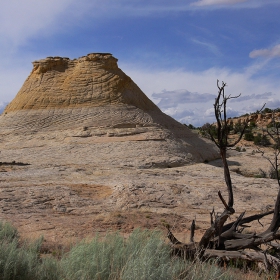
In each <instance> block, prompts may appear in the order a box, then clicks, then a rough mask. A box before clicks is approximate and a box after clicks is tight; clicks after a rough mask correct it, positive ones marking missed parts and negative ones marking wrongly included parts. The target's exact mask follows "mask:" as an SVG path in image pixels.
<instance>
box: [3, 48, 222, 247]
mask: <svg viewBox="0 0 280 280" xmlns="http://www.w3.org/2000/svg"><path fill="white" fill-rule="evenodd" d="M0 151H1V160H0V161H1V164H0V175H1V180H0V209H1V210H0V215H1V219H6V220H8V221H11V222H12V223H14V225H15V226H16V227H17V228H18V229H19V231H20V234H22V235H23V236H25V237H38V236H40V235H44V236H45V239H46V240H47V241H48V242H51V243H52V242H53V243H57V242H65V240H68V238H72V237H73V238H77V237H83V236H85V235H87V234H94V232H95V231H100V230H101V229H103V230H104V229H108V228H111V227H113V228H122V229H127V228H126V227H127V226H132V228H133V226H137V223H138V222H139V223H141V222H143V216H142V214H141V213H143V212H142V211H148V213H153V214H151V216H152V217H153V218H155V217H156V218H157V220H153V221H154V226H157V225H159V224H161V222H160V220H165V221H166V222H172V221H173V220H174V216H173V215H175V214H176V213H177V214H176V215H177V216H176V217H177V218H178V221H179V220H180V221H183V220H184V219H185V218H183V217H182V216H181V213H182V209H184V210H183V211H185V210H186V208H185V207H186V206H187V205H189V206H190V207H188V208H189V209H191V207H196V206H195V205H199V204H197V203H199V202H198V201H197V199H198V193H200V195H199V196H201V195H202V197H204V196H207V195H209V194H208V193H209V191H207V190H209V185H208V181H205V183H206V184H204V183H203V184H202V183H201V182H200V176H202V175H201V174H204V173H205V172H206V171H205V166H206V165H205V164H201V166H200V167H199V168H200V169H199V170H198V169H197V168H194V167H193V165H191V164H194V163H197V162H200V163H201V162H204V161H205V160H208V161H210V160H212V159H214V158H217V157H218V154H217V150H216V149H215V148H214V145H213V144H211V143H210V142H207V140H205V139H201V138H200V137H198V135H197V134H196V133H193V132H191V131H190V130H189V129H188V128H187V127H186V126H184V125H182V124H180V123H178V122H177V121H175V120H174V119H172V118H171V117H169V116H167V115H165V114H164V113H162V112H161V111H160V109H159V108H158V107H157V106H156V105H155V104H154V103H153V102H152V101H151V100H149V99H148V98H147V97H146V96H145V94H144V93H143V92H142V91H141V90H140V89H139V87H138V86H137V85H136V84H135V83H134V82H133V81H132V80H131V79H130V78H129V77H128V76H127V75H126V74H125V73H123V72H122V70H121V69H119V68H118V66H117V59H116V58H114V57H113V56H112V55H111V54H101V53H95V54H89V55H87V56H84V57H81V58H79V59H74V60H70V59H68V58H60V57H48V58H46V59H43V60H39V61H35V62H33V70H32V72H31V74H30V75H29V77H28V78H27V80H26V81H25V83H24V84H23V86H22V88H21V89H20V91H19V93H18V94H17V96H16V97H15V99H14V100H13V101H12V102H11V103H10V104H9V105H8V106H7V107H6V109H5V111H4V112H3V114H2V115H1V116H0ZM171 167H173V168H171ZM176 168H177V169H176ZM180 168H181V169H180ZM208 168H210V166H209V167H208ZM212 168H214V167H212ZM195 169H196V171H194V170H195ZM186 170H189V172H194V173H193V174H195V175H190V176H189V177H187V178H189V179H187V181H188V180H189V182H190V184H189V185H188V186H186V182H187V181H186V177H184V176H185V175H184V174H185V172H186ZM193 176H195V177H197V181H196V180H194V179H193ZM199 188H201V189H200V190H198V189H199ZM194 189H196V190H195V191H193V190H194ZM191 205H192V206H191ZM209 207H211V208H212V206H209ZM207 211H208V210H207ZM117 213H121V214H117ZM125 213H126V214H125ZM128 214H129V215H130V216H129V217H131V220H129V219H127V220H126V218H123V219H122V218H121V217H125V215H128ZM135 215H136V216H135ZM149 215H150V214H149ZM126 217H127V216H126ZM207 217H208V215H207ZM177 218H176V219H177ZM192 218H193V215H191V219H192ZM120 220H121V221H120ZM124 221H126V222H125V223H124ZM127 221H130V222H127Z"/></svg>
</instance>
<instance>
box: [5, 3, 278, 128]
mask: <svg viewBox="0 0 280 280" xmlns="http://www.w3.org/2000/svg"><path fill="white" fill-rule="evenodd" d="M0 7H1V8H0V61H1V62H0V109H1V108H2V109H3V108H4V107H5V106H6V105H7V103H9V102H10V101H11V100H12V99H13V98H14V97H15V95H16V94H17V92H18V91H19V89H20V88H21V86H22V84H23V83H24V81H25V79H26V78H27V77H28V75H29V74H30V72H31V70H32V64H31V62H32V61H34V60H39V59H43V58H45V57H47V56H62V57H69V58H70V59H74V58H78V57H81V56H84V55H86V54H88V53H94V52H109V53H112V54H113V56H114V57H116V58H117V59H118V65H119V67H120V68H121V69H122V70H123V71H124V72H125V73H126V74H127V75H128V76H130V77H131V78H132V79H133V81H134V82H135V83H136V84H137V85H138V86H139V87H140V88H141V89H142V91H143V92H144V93H145V94H146V95H147V96H148V97H149V98H150V99H151V100H152V101H154V103H156V104H157V105H158V107H159V108H160V109H161V110H162V111H163V112H165V113H166V114H168V115H170V116H172V117H173V118H175V119H176V120H178V121H180V122H182V123H185V124H192V125H194V126H201V125H203V124H204V123H206V122H210V123H211V122H213V121H214V114H213V104H214V101H215V97H216V95H217V91H218V90H217V80H219V81H220V82H222V81H224V82H225V83H226V84H227V87H226V95H227V96H229V95H231V96H236V95H238V94H239V93H241V97H240V98H238V99H232V100H230V101H229V103H228V107H227V111H228V116H229V117H234V116H239V115H242V114H245V113H250V112H254V111H256V110H258V109H260V108H261V107H262V106H263V104H265V103H266V107H268V108H271V109H274V108H278V107H280V17H279V14H280V1H279V0H173V1H170V0H141V1H140V0H79V1H78V0H59V1H57V0H40V1H38V0H25V1H21V0H0Z"/></svg>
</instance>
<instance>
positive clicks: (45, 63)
mask: <svg viewBox="0 0 280 280" xmlns="http://www.w3.org/2000/svg"><path fill="white" fill-rule="evenodd" d="M0 128H1V130H2V132H3V133H2V135H3V137H4V138H5V135H6V136H8V137H11V135H13V137H14V141H13V143H14V144H13V146H15V145H17V144H15V143H17V141H18V145H19V146H17V147H18V148H19V147H20V146H21V145H22V144H23V143H24V145H25V146H28V147H30V148H31V147H32V146H33V147H35V146H36V145H37V144H38V143H43V140H44V141H47V140H50V142H49V143H52V144H53V143H55V142H57V144H55V145H54V146H55V147H57V145H58V143H59V145H60V151H63V150H64V149H63V147H69V145H70V144H72V145H74V146H75V147H74V149H77V151H81V150H83V149H85V151H87V150H91V149H92V148H94V149H95V148H96V147H97V146H100V150H98V152H97V154H99V153H100V154H99V157H98V159H97V161H98V160H99V159H100V160H101V159H102V158H104V155H102V151H103V152H105V151H106V147H108V145H109V144H108V143H111V144H110V145H111V146H112V145H113V146H114V147H113V150H112V152H111V153H110V156H111V157H112V158H116V161H117V162H122V163H123V162H126V160H124V157H125V158H127V160H128V159H129V160H128V161H129V162H130V163H131V160H133V161H134V162H137V163H136V165H137V166H145V167H147V166H148V167H149V166H155V167H156V166H160V167H167V166H169V167H170V166H171V167H172V166H179V165H182V164H188V163H192V162H202V161H204V160H211V159H213V158H215V157H217V152H216V150H215V148H214V147H213V145H212V144H210V143H208V142H206V141H205V140H204V139H201V138H199V137H198V136H197V135H196V134H194V133H192V132H191V131H190V130H189V129H188V128H187V127H185V126H183V125H182V124H180V123H178V122H177V121H175V120H174V119H172V118H171V117H169V116H167V115H165V114H164V113H162V112H161V111H160V109H159V108H158V107H157V106H156V105H155V104H154V103H153V102H152V101H151V100H150V99H149V98H148V97H147V96H146V95H145V94H144V93H143V92H142V91H141V90H140V89H139V87H138V86H137V85H136V84H135V83H134V82H133V81H132V80H131V78H130V77H128V76H127V75H126V74H125V73H124V72H123V71H122V70H121V69H119V68H118V65H117V59H116V58H114V57H113V56H112V55H111V54H108V53H103V54H102V53H92V54H88V55H87V56H84V57H81V58H78V59H74V60H70V59H69V58H61V57H48V58H46V59H42V60H39V61H34V62H33V70H32V72H31V74H30V75H29V77H28V78H27V80H26V81H25V83H24V84H23V86H22V88H21V89H20V91H19V92H18V94H17V96H16V97H15V99H14V100H13V101H12V102H11V103H10V104H9V105H8V106H7V107H6V109H5V111H4V113H3V114H2V116H1V117H0ZM27 135H29V136H28V137H26V136H27ZM30 135H32V136H31V137H30ZM3 137H2V139H4V138H3ZM22 137H24V140H23V139H22ZM77 138H80V139H79V140H78V139H77ZM82 138H84V139H82ZM85 138H88V139H85ZM9 139H10V138H9ZM38 139H40V140H38ZM42 139H43V140H42ZM132 141H133V142H134V144H133V145H131V142H132ZM121 142H122V143H121ZM124 142H125V143H124ZM136 142H137V144H136ZM144 142H145V143H144ZM28 143H29V144H28ZM35 143H36V144H35ZM77 143H79V144H81V145H79V146H77ZM94 143H95V145H94V146H91V145H92V144H94ZM46 145H47V144H46ZM104 145H105V146H106V147H103V146H104ZM118 147H119V148H118ZM122 149H124V150H122ZM124 151H125V153H124ZM65 153H66V151H65ZM85 153H87V152H85ZM141 155H142V156H141ZM95 159H96V158H95ZM76 160H78V159H76ZM101 161H102V160H101Z"/></svg>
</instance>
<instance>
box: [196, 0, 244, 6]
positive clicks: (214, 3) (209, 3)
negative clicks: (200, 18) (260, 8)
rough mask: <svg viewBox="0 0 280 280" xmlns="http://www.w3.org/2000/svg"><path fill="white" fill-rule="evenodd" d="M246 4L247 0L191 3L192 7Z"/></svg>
mask: <svg viewBox="0 0 280 280" xmlns="http://www.w3.org/2000/svg"><path fill="white" fill-rule="evenodd" d="M243 2H248V0H199V1H197V2H194V3H192V5H194V6H212V5H233V4H237V3H243Z"/></svg>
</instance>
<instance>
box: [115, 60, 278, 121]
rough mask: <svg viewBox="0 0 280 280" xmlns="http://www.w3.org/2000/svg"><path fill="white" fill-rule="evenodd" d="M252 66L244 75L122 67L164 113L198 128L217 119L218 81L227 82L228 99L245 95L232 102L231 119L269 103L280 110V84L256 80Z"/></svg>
mask: <svg viewBox="0 0 280 280" xmlns="http://www.w3.org/2000/svg"><path fill="white" fill-rule="evenodd" d="M251 67H252V68H254V66H253V65H252V66H251ZM251 67H249V68H248V69H245V70H244V71H242V72H233V71H230V70H229V69H225V68H221V69H219V68H211V69H208V70H205V71H200V72H193V71H188V70H184V69H176V70H169V71H162V70H160V69H150V70H147V69H135V65H134V66H132V65H120V68H121V69H122V70H124V72H125V73H126V74H128V75H129V76H130V77H131V78H132V79H133V80H134V81H135V82H136V83H137V84H138V86H139V87H140V88H141V89H142V90H143V92H144V93H145V94H146V95H147V96H148V97H149V98H150V99H152V100H153V101H154V102H155V103H156V104H157V105H158V106H159V107H160V108H161V109H162V110H163V112H165V113H166V114H169V115H171V116H172V117H174V118H175V119H177V120H179V121H180V122H183V123H187V124H189V123H191V124H193V125H195V126H201V125H203V124H204V123H206V122H209V123H212V122H213V121H214V120H215V119H214V113H213V103H214V101H215V97H216V93H217V87H216V81H217V79H219V80H220V81H224V82H226V83H227V87H226V88H225V93H226V95H227V96H228V95H232V96H236V95H238V94H239V93H242V94H241V97H240V98H238V99H232V100H230V101H229V103H228V108H229V112H228V116H230V117H234V116H238V115H242V114H245V113H247V112H254V111H256V110H259V109H260V108H261V107H262V106H263V104H264V103H266V102H267V106H269V107H270V108H276V107H279V106H278V105H277V104H279V100H278V99H275V98H274V97H275V96H280V81H279V82H278V81H275V80H274V81H271V80H270V79H269V78H266V77H262V78H260V77H258V78H254V76H252V74H254V73H255V72H254V71H252V70H251ZM272 100H273V102H274V103H273V102H272Z"/></svg>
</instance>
